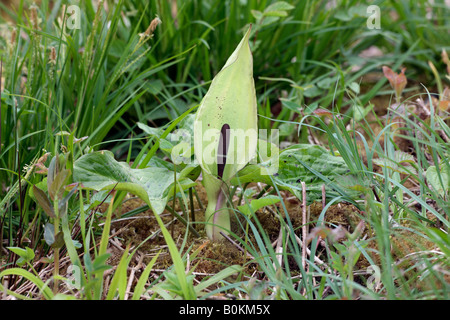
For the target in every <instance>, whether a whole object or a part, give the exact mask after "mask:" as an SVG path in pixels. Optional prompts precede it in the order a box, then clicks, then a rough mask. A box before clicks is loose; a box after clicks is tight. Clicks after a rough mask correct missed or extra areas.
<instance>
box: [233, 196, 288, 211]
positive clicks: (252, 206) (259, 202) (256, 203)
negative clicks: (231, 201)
mask: <svg viewBox="0 0 450 320" xmlns="http://www.w3.org/2000/svg"><path fill="white" fill-rule="evenodd" d="M278 202H280V198H279V197H278V196H275V195H268V196H265V197H262V198H259V199H254V200H252V201H251V202H250V203H249V204H246V205H243V206H238V209H239V210H240V211H241V212H242V213H244V214H246V215H247V216H251V215H252V214H253V213H254V212H256V211H258V210H259V209H261V208H264V207H266V206H270V205H272V204H275V203H278Z"/></svg>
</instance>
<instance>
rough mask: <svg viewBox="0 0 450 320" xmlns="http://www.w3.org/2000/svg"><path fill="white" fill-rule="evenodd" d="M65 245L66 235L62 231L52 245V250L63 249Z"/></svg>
mask: <svg viewBox="0 0 450 320" xmlns="http://www.w3.org/2000/svg"><path fill="white" fill-rule="evenodd" d="M63 245H64V233H63V232H62V231H60V232H58V233H57V234H56V236H55V241H54V242H53V243H52V245H51V247H52V248H62V246H63Z"/></svg>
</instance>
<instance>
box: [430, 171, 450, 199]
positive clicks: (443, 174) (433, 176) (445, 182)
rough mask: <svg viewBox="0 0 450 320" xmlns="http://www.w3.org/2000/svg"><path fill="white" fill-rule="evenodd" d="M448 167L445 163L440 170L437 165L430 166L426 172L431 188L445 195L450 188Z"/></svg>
mask: <svg viewBox="0 0 450 320" xmlns="http://www.w3.org/2000/svg"><path fill="white" fill-rule="evenodd" d="M448 167H449V166H448V165H443V166H442V168H441V169H440V170H439V171H438V170H437V169H436V166H430V167H429V168H428V169H427V171H426V173H425V176H426V178H427V181H428V183H429V184H430V186H431V188H432V189H433V190H434V191H436V192H437V193H439V194H440V195H441V196H444V195H445V194H446V193H447V192H448V190H449V188H450V172H449V169H448ZM439 177H440V179H439ZM441 181H442V182H441Z"/></svg>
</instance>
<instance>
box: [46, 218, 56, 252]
mask: <svg viewBox="0 0 450 320" xmlns="http://www.w3.org/2000/svg"><path fill="white" fill-rule="evenodd" d="M44 240H45V242H46V243H47V244H48V245H49V246H51V245H52V244H53V243H54V242H55V227H54V226H53V224H51V223H49V222H47V223H46V224H45V226H44Z"/></svg>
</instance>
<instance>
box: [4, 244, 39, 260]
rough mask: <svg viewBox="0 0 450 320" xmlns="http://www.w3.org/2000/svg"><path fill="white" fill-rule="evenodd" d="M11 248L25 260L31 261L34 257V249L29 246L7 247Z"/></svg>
mask: <svg viewBox="0 0 450 320" xmlns="http://www.w3.org/2000/svg"><path fill="white" fill-rule="evenodd" d="M7 248H8V249H9V250H11V251H12V252H14V253H15V254H17V255H18V256H19V257H20V258H21V259H23V262H30V261H33V259H34V251H33V250H32V249H30V248H28V247H26V248H25V249H23V248H20V247H7Z"/></svg>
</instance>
